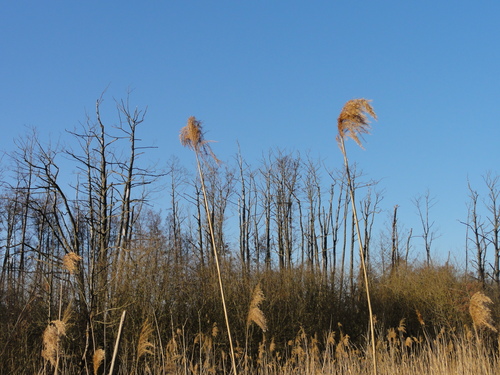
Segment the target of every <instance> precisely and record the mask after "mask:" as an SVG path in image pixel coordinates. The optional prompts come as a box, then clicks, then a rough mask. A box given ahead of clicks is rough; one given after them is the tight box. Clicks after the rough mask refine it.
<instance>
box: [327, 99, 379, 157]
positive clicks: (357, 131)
mask: <svg viewBox="0 0 500 375" xmlns="http://www.w3.org/2000/svg"><path fill="white" fill-rule="evenodd" d="M370 102H371V100H367V99H352V100H349V101H348V102H347V103H346V104H345V105H344V107H343V108H342V111H341V112H340V115H339V117H338V119H337V126H338V131H339V137H340V138H341V139H345V137H350V138H352V139H353V140H354V141H355V142H356V143H357V144H358V145H359V146H360V147H361V148H363V145H362V144H361V140H360V137H362V135H363V134H369V133H370V121H369V120H368V115H370V116H371V117H373V118H374V119H377V115H376V114H375V111H374V110H373V108H372V106H371V105H370Z"/></svg>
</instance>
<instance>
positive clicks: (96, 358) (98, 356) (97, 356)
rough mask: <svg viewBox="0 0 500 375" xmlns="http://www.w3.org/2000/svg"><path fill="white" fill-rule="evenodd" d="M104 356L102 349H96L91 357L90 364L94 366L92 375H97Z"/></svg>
mask: <svg viewBox="0 0 500 375" xmlns="http://www.w3.org/2000/svg"><path fill="white" fill-rule="evenodd" d="M105 356H106V352H105V351H104V349H97V350H96V351H95V352H94V355H93V356H92V364H93V366H94V375H97V372H98V371H99V367H101V364H102V362H103V361H104V358H105Z"/></svg>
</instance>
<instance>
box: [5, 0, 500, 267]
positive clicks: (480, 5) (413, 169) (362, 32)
mask: <svg viewBox="0 0 500 375" xmlns="http://www.w3.org/2000/svg"><path fill="white" fill-rule="evenodd" d="M499 15H500V3H499V2H498V1H481V2H472V1H461V0H457V1H418V2H417V1H411V2H410V1H293V0H289V1H269V0H267V1H245V2H244V1H187V0H186V1H143V2H132V1H85V2H71V1H44V2H40V1H16V2H14V1H10V2H3V3H2V4H1V5H0V35H1V38H0V50H1V51H2V53H1V56H2V58H1V59H0V82H1V84H0V99H1V100H0V114H1V115H0V116H1V117H0V119H1V120H0V121H1V129H2V137H1V138H0V149H2V150H11V149H12V145H13V139H14V138H16V137H18V136H19V135H22V134H23V133H24V132H25V131H26V128H25V127H26V126H33V127H36V128H37V129H38V131H39V133H40V135H41V137H46V139H49V138H51V139H52V140H54V141H55V140H57V139H65V138H67V136H66V135H65V134H64V129H73V128H74V127H75V126H78V124H79V122H82V121H85V112H86V111H88V112H90V113H92V111H93V106H94V103H95V100H96V99H97V98H98V97H99V96H100V94H101V93H102V91H103V90H105V89H106V88H107V92H106V95H105V102H104V108H106V110H108V111H109V113H108V115H107V119H109V120H108V121H109V122H113V121H114V120H115V119H116V116H115V112H114V103H113V98H117V99H119V98H123V97H125V96H126V92H127V90H128V89H129V88H130V89H133V92H132V95H131V102H132V103H133V104H134V105H137V106H139V107H145V106H147V107H148V114H147V118H146V122H145V124H144V126H143V128H142V133H141V136H142V139H143V140H144V143H145V144H154V145H155V146H157V147H158V149H157V150H155V151H153V152H152V156H151V157H152V158H158V159H160V158H161V159H168V158H170V157H171V156H172V155H177V156H178V157H179V158H180V159H181V161H182V162H183V163H184V164H187V163H189V162H191V160H192V155H191V154H190V153H189V151H187V150H185V149H183V148H182V146H181V145H180V144H179V141H178V131H179V129H180V128H181V127H182V126H184V124H185V122H186V120H187V118H188V117H189V116H191V115H194V116H196V117H197V118H198V119H201V120H203V122H204V125H205V128H206V130H207V132H208V133H207V138H209V139H214V140H217V141H218V143H217V144H214V145H213V149H214V151H215V152H216V153H217V154H218V156H219V157H220V158H221V159H229V158H231V156H232V155H234V154H235V153H236V152H237V149H238V146H237V144H238V143H239V144H240V146H241V150H242V153H243V156H244V157H245V159H247V161H249V162H250V163H253V164H257V163H258V160H259V159H260V158H261V156H262V154H263V153H264V154H266V153H267V152H268V151H269V149H270V148H274V147H276V148H282V149H286V150H298V151H300V152H301V153H302V154H306V153H307V152H310V153H311V154H312V155H317V156H320V157H322V158H323V159H325V162H326V163H328V164H330V165H332V166H339V167H340V166H341V163H342V159H341V154H340V152H339V150H338V148H337V145H336V143H335V135H336V118H337V116H338V114H339V112H340V109H341V108H342V106H343V104H344V103H345V102H346V101H347V100H349V99H352V98H359V97H364V98H368V99H373V103H372V104H373V106H374V109H375V111H376V112H377V114H378V117H379V121H378V122H377V123H374V124H373V132H372V135H370V136H368V137H366V138H365V148H366V150H364V151H363V150H361V149H358V148H357V146H356V145H355V144H354V143H353V142H348V146H347V147H348V153H349V155H350V157H351V159H352V160H355V161H356V162H357V163H358V164H359V166H360V168H362V169H363V171H364V172H365V174H366V175H367V176H369V177H370V178H373V179H381V182H380V185H379V186H380V188H382V189H384V191H385V192H384V201H383V204H382V206H383V208H384V209H385V210H387V212H390V211H392V207H393V206H394V205H395V204H398V205H399V206H400V211H399V212H400V215H401V216H400V219H401V220H402V221H404V222H405V226H406V227H407V228H409V227H414V231H415V232H419V231H420V228H419V227H418V225H419V224H418V216H417V215H416V209H415V207H414V206H413V204H412V203H411V200H412V199H413V198H415V197H416V196H418V195H421V194H424V193H425V191H426V190H427V189H428V190H429V191H430V194H431V196H433V197H434V198H435V200H436V205H435V206H434V207H433V209H432V211H431V220H433V221H435V222H436V226H437V228H436V229H437V230H438V233H439V234H441V237H440V238H439V239H438V240H437V241H436V250H439V252H440V253H441V254H444V255H443V257H446V255H447V254H448V252H451V254H452V257H455V256H457V257H458V256H461V253H463V247H464V228H463V225H461V224H459V223H458V220H464V219H465V218H466V215H467V209H466V202H467V200H468V199H467V179H469V180H470V181H471V183H472V185H473V186H474V187H476V188H477V189H478V190H479V191H480V192H481V193H482V192H484V191H485V190H484V183H483V182H482V176H483V175H484V174H485V173H487V172H488V171H492V172H493V173H498V172H499V171H498V161H499V160H500V149H499V147H498V141H499V140H500V127H499V126H498V125H499V124H498V117H497V108H498V105H499V103H500V100H499V99H500V94H499V88H500V74H499V73H498V67H499V66H500V49H499V48H498V45H499V41H500V23H499V22H498V17H499ZM381 215H382V218H381V219H379V220H381V221H385V220H387V218H386V215H387V214H385V213H382V214H381Z"/></svg>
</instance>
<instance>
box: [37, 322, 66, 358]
mask: <svg viewBox="0 0 500 375" xmlns="http://www.w3.org/2000/svg"><path fill="white" fill-rule="evenodd" d="M63 336H66V323H65V322H63V321H62V320H53V321H51V322H50V323H49V325H48V326H47V327H46V328H45V331H44V332H43V350H42V357H43V358H44V359H45V360H47V361H49V362H50V364H51V365H52V366H53V367H54V368H57V361H58V357H59V355H60V352H61V350H60V341H61V337H63Z"/></svg>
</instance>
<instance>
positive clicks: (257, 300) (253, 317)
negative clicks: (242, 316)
mask: <svg viewBox="0 0 500 375" xmlns="http://www.w3.org/2000/svg"><path fill="white" fill-rule="evenodd" d="M264 300H265V297H264V292H263V291H262V288H261V287H260V284H257V286H256V287H255V289H254V291H253V296H252V301H251V302H250V307H249V309H248V317H247V327H249V326H250V324H252V322H253V323H255V324H257V325H258V326H259V327H260V329H261V330H262V332H266V331H267V320H266V317H265V315H264V313H263V312H262V310H261V309H260V304H261V303H262V302H263V301H264Z"/></svg>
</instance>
